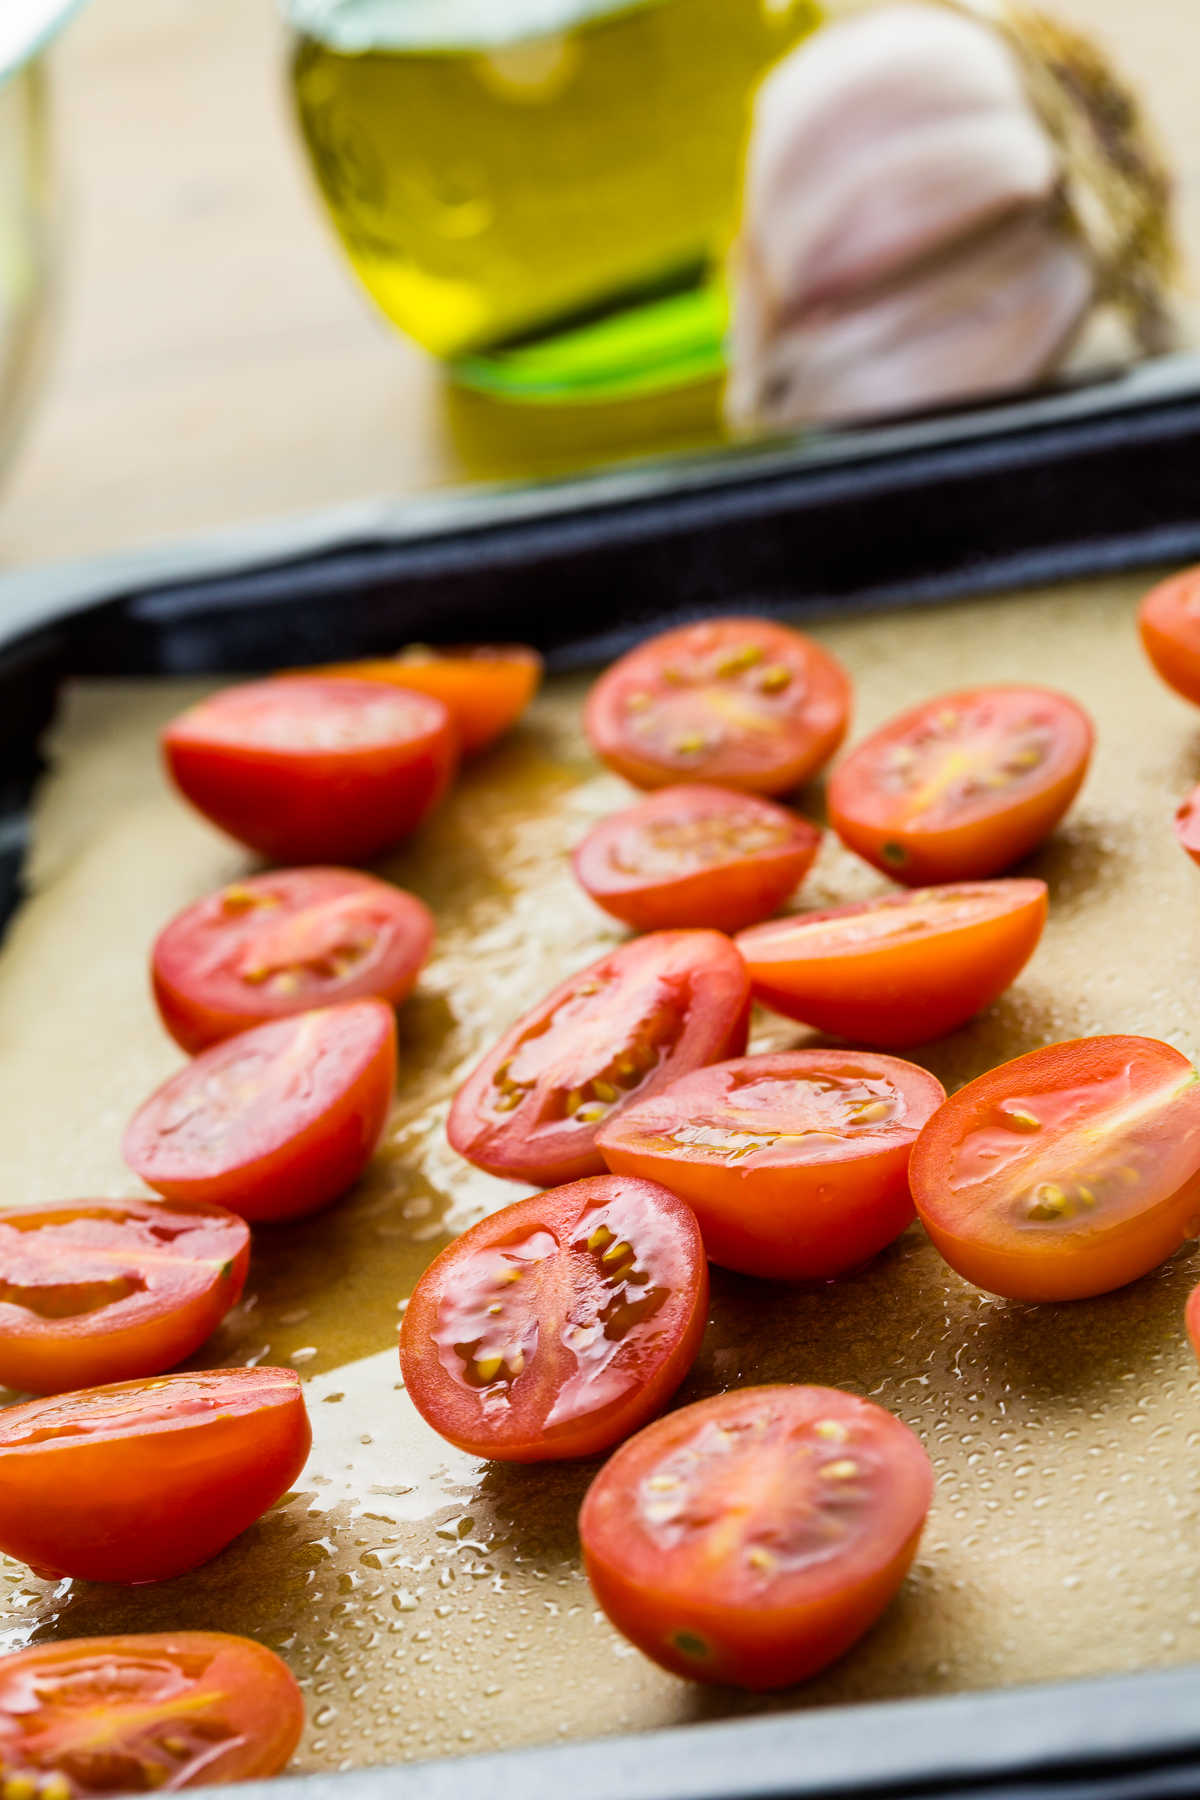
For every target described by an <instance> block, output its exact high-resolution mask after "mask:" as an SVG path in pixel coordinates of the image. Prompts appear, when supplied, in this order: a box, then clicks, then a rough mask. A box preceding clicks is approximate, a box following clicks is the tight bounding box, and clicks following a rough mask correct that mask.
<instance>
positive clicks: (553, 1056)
mask: <svg viewBox="0 0 1200 1800" xmlns="http://www.w3.org/2000/svg"><path fill="white" fill-rule="evenodd" d="M749 1016H750V982H749V978H748V976H747V974H746V966H745V964H744V963H743V962H742V959H741V957H740V956H739V955H738V953H737V951H736V950H735V949H734V947H733V945H732V944H731V943H730V941H729V939H728V938H726V937H722V936H721V935H720V933H719V932H716V931H657V932H652V933H651V934H650V935H649V936H648V937H643V938H635V939H634V941H633V942H632V943H629V944H622V945H621V947H620V948H619V949H617V950H613V951H611V952H610V953H609V955H607V956H604V957H601V959H600V961H599V962H595V963H592V965H591V966H590V968H586V969H583V970H581V971H580V973H579V974H578V975H573V976H572V977H571V979H570V980H569V981H564V982H563V983H562V985H561V986H560V987H556V988H555V989H554V992H553V993H551V994H548V995H547V996H546V998H545V999H544V1000H543V1001H542V1003H541V1005H540V1006H535V1007H534V1008H533V1010H532V1011H531V1012H528V1013H526V1014H525V1016H524V1018H521V1019H518V1020H517V1023H516V1024H515V1025H514V1026H513V1027H512V1029H511V1030H510V1031H508V1032H506V1033H505V1035H504V1036H503V1037H502V1038H501V1039H500V1042H499V1043H498V1044H497V1045H496V1046H495V1048H494V1049H493V1050H491V1051H489V1053H488V1055H487V1056H485V1057H484V1059H483V1061H482V1062H481V1063H480V1064H479V1066H478V1068H477V1069H476V1070H475V1071H474V1073H473V1074H471V1075H470V1076H468V1078H467V1080H466V1081H465V1082H464V1084H463V1086H462V1087H461V1088H460V1089H459V1091H458V1093H457V1094H456V1096H455V1099H454V1104H453V1106H452V1107H451V1109H450V1117H449V1120H448V1122H447V1125H446V1135H447V1137H448V1138H449V1140H450V1144H451V1147H452V1148H453V1149H455V1150H457V1151H458V1153H459V1155H460V1156H465V1157H466V1159H467V1161H468V1162H473V1163H475V1164H477V1165H478V1167H479V1168H481V1169H487V1170H488V1171H489V1172H490V1173H491V1174H493V1175H507V1176H510V1177H512V1178H513V1179H514V1180H518V1181H536V1182H540V1183H542V1184H543V1185H547V1186H556V1185H557V1184H558V1183H560V1182H564V1181H577V1180H578V1179H579V1178H580V1177H581V1176H584V1175H603V1174H604V1158H603V1157H602V1156H601V1155H600V1152H599V1150H598V1149H597V1148H596V1133H597V1131H598V1130H599V1128H600V1126H601V1125H602V1124H603V1122H604V1121H605V1120H606V1119H608V1118H611V1117H612V1116H613V1114H614V1113H615V1112H617V1111H618V1110H619V1109H620V1108H621V1107H623V1106H628V1105H629V1103H630V1102H631V1101H632V1100H633V1099H635V1098H639V1099H640V1098H642V1097H643V1096H645V1095H647V1094H651V1093H655V1092H657V1090H658V1089H659V1088H661V1087H663V1086H665V1084H666V1083H667V1082H668V1081H671V1080H673V1079H674V1077H675V1076H676V1075H683V1074H686V1073H687V1071H688V1070H689V1069H695V1068H699V1067H700V1066H701V1065H702V1064H704V1063H708V1062H716V1061H717V1060H719V1059H720V1058H721V1057H723V1056H728V1055H729V1054H730V1053H731V1052H734V1053H737V1052H739V1051H741V1050H744V1049H745V1047H746V1032H747V1027H748V1023H749Z"/></svg>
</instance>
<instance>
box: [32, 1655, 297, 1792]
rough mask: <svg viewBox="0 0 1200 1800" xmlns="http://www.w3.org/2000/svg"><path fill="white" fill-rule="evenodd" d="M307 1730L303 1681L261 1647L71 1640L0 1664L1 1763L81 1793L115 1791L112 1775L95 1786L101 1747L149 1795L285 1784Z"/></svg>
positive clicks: (103, 1778) (36, 1778) (97, 1781)
mask: <svg viewBox="0 0 1200 1800" xmlns="http://www.w3.org/2000/svg"><path fill="white" fill-rule="evenodd" d="M106 1681H107V1682H108V1684H109V1687H110V1689H111V1692H107V1693H106V1691H105V1682H106ZM122 1722H125V1723H126V1726H127V1730H126V1731H125V1732H124V1733H123V1732H122V1730H121V1725H122ZM303 1729H304V1700H303V1698H302V1696H301V1693H300V1688H299V1685H298V1684H297V1682H296V1678H295V1676H294V1675H293V1674H292V1672H291V1670H290V1669H289V1668H288V1666H287V1664H286V1663H285V1662H283V1661H281V1659H280V1658H279V1657H278V1656H276V1655H275V1654H274V1652H273V1651H271V1650H267V1649H266V1648H264V1646H263V1645H262V1644H256V1643H255V1642H254V1641H253V1639H251V1638H243V1637H233V1636H231V1635H229V1634H228V1633H225V1632H219V1631H175V1632H141V1633H137V1634H133V1635H129V1636H125V1637H99V1638H96V1637H92V1638H65V1639H60V1640H58V1641H56V1642H53V1643H44V1644H37V1645H35V1646H33V1648H31V1649H28V1650H18V1651H16V1652H15V1653H14V1654H13V1655H10V1656H5V1657H3V1658H0V1766H2V1767H3V1768H4V1769H6V1770H7V1771H9V1774H10V1776H13V1775H15V1776H16V1777H17V1778H18V1779H19V1778H21V1777H24V1778H28V1779H34V1780H39V1779H40V1780H44V1779H45V1778H46V1777H47V1776H52V1775H55V1774H59V1775H61V1776H63V1777H64V1778H65V1779H66V1780H67V1781H68V1782H70V1783H71V1786H72V1788H73V1791H74V1792H75V1793H76V1794H80V1795H88V1794H92V1793H95V1794H102V1793H107V1792H111V1791H112V1789H111V1788H110V1787H109V1786H108V1784H107V1782H106V1780H105V1776H104V1772H102V1773H101V1775H100V1777H99V1779H95V1746H96V1743H97V1740H99V1742H100V1743H101V1744H102V1745H103V1746H104V1748H105V1749H110V1748H111V1751H112V1753H113V1754H114V1755H116V1756H120V1757H128V1758H129V1759H130V1760H131V1761H134V1762H137V1763H140V1764H141V1768H142V1770H143V1771H144V1774H145V1790H146V1791H149V1790H150V1789H151V1788H155V1789H158V1790H159V1791H161V1792H167V1793H170V1792H176V1791H178V1790H179V1789H180V1788H185V1787H195V1786H198V1785H200V1784H203V1785H205V1786H207V1785H209V1784H210V1783H212V1784H216V1783H221V1782H228V1781H246V1780H250V1779H252V1778H254V1777H265V1776H270V1775H277V1774H278V1773H279V1772H280V1770H281V1769H283V1768H284V1767H285V1766H286V1764H287V1763H288V1762H289V1761H290V1759H291V1756H292V1753H293V1752H294V1750H295V1748H296V1746H297V1744H298V1743H299V1741H300V1736H301V1733H302V1732H303ZM181 1751H182V1755H181V1754H180V1752H181ZM168 1769H169V1770H170V1773H169V1774H168V1773H167V1771H168ZM164 1777H165V1779H164ZM93 1783H94V1785H93Z"/></svg>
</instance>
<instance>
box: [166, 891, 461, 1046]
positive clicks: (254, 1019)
mask: <svg viewBox="0 0 1200 1800" xmlns="http://www.w3.org/2000/svg"><path fill="white" fill-rule="evenodd" d="M433 934H434V924H433V915H432V914H431V913H430V911H429V908H428V907H427V906H425V905H424V904H423V903H422V902H421V901H420V900H418V899H417V898H416V897H415V895H413V894H406V893H405V892H404V891H403V889H401V888H396V887H391V886H390V885H389V884H388V883H387V882H384V881H375V880H373V879H372V877H371V876H369V875H359V874H356V873H355V872H354V871H353V870H350V869H281V870H280V871H278V873H272V874H269V875H254V876H251V877H250V879H249V880H247V881H239V882H235V883H233V884H232V885H231V886H229V887H224V888H222V889H221V890H220V892H219V893H216V894H210V895H208V897H207V898H206V899H204V900H198V901H197V902H196V903H195V905H193V906H189V907H187V908H186V909H185V910H184V911H183V912H181V913H179V914H178V915H177V917H175V918H174V919H172V921H171V923H170V924H169V925H167V926H166V927H165V929H164V930H163V931H161V932H160V933H159V935H158V938H157V939H156V940H155V944H154V950H153V952H152V954H151V959H150V971H151V981H152V984H153V988H154V998H155V1001H156V1002H157V1004H158V1010H159V1014H160V1016H161V1018H162V1021H163V1024H164V1025H165V1026H166V1028H167V1030H168V1031H169V1032H170V1034H171V1036H172V1037H173V1038H174V1039H175V1041H176V1043H177V1044H179V1045H181V1046H182V1048H183V1049H184V1050H186V1051H188V1053H189V1054H194V1053H195V1052H196V1051H197V1050H203V1049H204V1048H205V1047H206V1046H207V1045H209V1044H214V1043H216V1042H217V1041H218V1040H219V1039H221V1038H226V1037H232V1036H233V1034H234V1033H235V1032H238V1031H246V1030H248V1029H249V1028H250V1027H252V1026H254V1025H262V1024H265V1023H266V1021H267V1020H268V1019H281V1018H286V1017H288V1016H289V1015H290V1014H292V1013H298V1012H308V1011H310V1010H311V1009H312V1008H314V1007H317V1006H328V1005H330V1004H331V1003H333V1002H335V1001H341V1000H358V999H363V998H365V997H367V996H370V995H375V996H377V997H378V998H379V999H381V1000H386V1001H387V1002H388V1004H389V1005H390V1006H399V1005H400V1003H401V1001H402V1000H404V999H405V998H406V997H407V995H408V994H409V993H410V992H411V991H412V988H413V984H414V983H415V981H416V979H417V975H418V973H419V972H420V970H421V968H422V966H423V964H424V963H425V961H426V960H427V958H428V956H429V952H430V949H431V948H432V945H433Z"/></svg>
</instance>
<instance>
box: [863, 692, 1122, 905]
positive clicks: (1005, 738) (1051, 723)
mask: <svg viewBox="0 0 1200 1800" xmlns="http://www.w3.org/2000/svg"><path fill="white" fill-rule="evenodd" d="M1092 735H1093V734H1092V723H1091V720H1090V719H1089V718H1088V716H1087V714H1086V713H1085V712H1084V710H1083V708H1082V707H1080V706H1077V705H1076V704H1075V702H1074V700H1069V699H1068V698H1067V697H1066V695H1065V694H1055V693H1051V692H1050V691H1049V689H1047V688H1035V687H985V688H967V689H965V690H964V691H963V692H962V693H957V694H943V695H941V696H940V697H939V698H938V699H936V700H927V701H926V702H925V703H924V705H922V706H916V707H914V708H913V709H912V711H911V712H906V713H901V715H900V717H899V718H897V719H893V720H892V721H891V723H890V724H889V725H885V726H884V727H883V729H882V730H880V731H877V732H875V734H874V735H873V736H872V737H869V738H867V739H866V740H865V741H864V742H863V743H861V744H859V745H858V746H857V748H856V749H854V750H852V751H851V752H850V754H849V756H847V758H846V760H845V761H844V762H843V763H842V764H841V765H840V766H839V767H838V768H837V769H836V770H835V771H834V773H833V777H832V779H831V780H830V783H829V822H830V824H831V825H832V826H833V828H834V830H835V831H836V832H837V834H838V836H839V837H840V838H841V839H842V841H843V842H844V843H846V844H848V845H849V846H850V848H851V849H852V850H856V851H857V852H858V854H859V855H860V856H864V857H865V858H866V860H867V861H868V862H869V863H874V865H875V867H876V868H877V869H882V870H883V872H884V874H885V875H891V876H893V877H894V878H895V880H897V881H903V882H906V883H907V884H908V885H909V886H910V887H919V886H921V885H923V884H924V883H926V882H935V881H977V880H979V879H980V877H982V876H985V875H995V874H998V873H999V872H1000V870H1002V869H1007V868H1011V866H1012V864H1013V863H1015V862H1019V861H1020V859H1021V858H1022V857H1023V856H1028V855H1029V853H1030V851H1031V850H1036V849H1037V846H1038V845H1039V844H1040V843H1041V842H1042V840H1043V838H1045V837H1048V836H1049V834H1050V832H1052V831H1053V830H1054V827H1055V826H1056V825H1057V824H1058V821H1059V820H1060V819H1061V818H1062V816H1063V814H1064V813H1065V812H1066V810H1067V808H1068V807H1069V806H1070V804H1071V802H1072V800H1073V799H1074V798H1075V795H1076V794H1077V793H1078V791H1079V788H1080V784H1081V783H1082V781H1083V778H1084V776H1085V775H1086V773H1087V766H1088V760H1089V758H1090V756H1091V753H1092Z"/></svg>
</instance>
